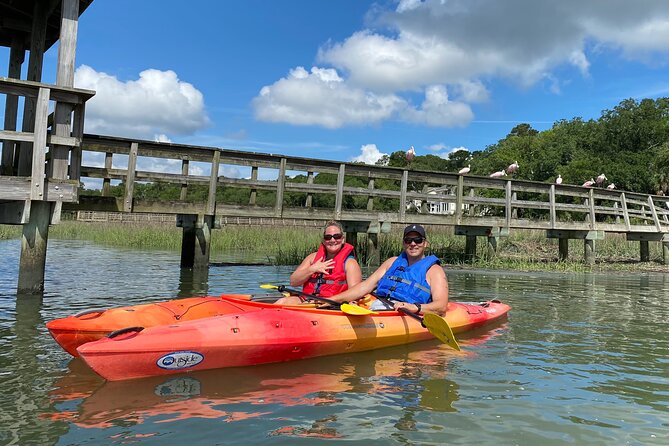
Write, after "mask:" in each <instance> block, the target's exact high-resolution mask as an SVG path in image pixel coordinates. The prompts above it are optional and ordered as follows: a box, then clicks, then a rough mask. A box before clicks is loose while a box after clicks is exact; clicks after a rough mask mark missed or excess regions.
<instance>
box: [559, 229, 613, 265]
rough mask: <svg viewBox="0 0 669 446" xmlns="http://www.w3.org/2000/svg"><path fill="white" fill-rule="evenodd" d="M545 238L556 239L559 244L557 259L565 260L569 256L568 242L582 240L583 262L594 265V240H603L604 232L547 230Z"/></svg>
mask: <svg viewBox="0 0 669 446" xmlns="http://www.w3.org/2000/svg"><path fill="white" fill-rule="evenodd" d="M546 237H547V238H557V239H559V240H560V242H559V250H560V252H559V258H560V260H567V256H568V254H569V240H570V239H574V240H583V261H584V262H585V263H586V264H588V265H592V264H593V263H595V240H604V231H595V230H592V231H582V230H575V229H549V230H548V231H546Z"/></svg>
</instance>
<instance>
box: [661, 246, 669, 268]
mask: <svg viewBox="0 0 669 446" xmlns="http://www.w3.org/2000/svg"><path fill="white" fill-rule="evenodd" d="M662 263H663V264H664V265H666V264H668V263H669V241H666V242H662Z"/></svg>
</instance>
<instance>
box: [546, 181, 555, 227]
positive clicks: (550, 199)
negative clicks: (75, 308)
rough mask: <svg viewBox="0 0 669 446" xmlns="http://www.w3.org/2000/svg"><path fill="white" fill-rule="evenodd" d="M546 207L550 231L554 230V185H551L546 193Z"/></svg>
mask: <svg viewBox="0 0 669 446" xmlns="http://www.w3.org/2000/svg"><path fill="white" fill-rule="evenodd" d="M548 207H549V214H550V225H551V229H555V224H556V223H557V212H556V211H555V184H551V188H550V190H549V192H548Z"/></svg>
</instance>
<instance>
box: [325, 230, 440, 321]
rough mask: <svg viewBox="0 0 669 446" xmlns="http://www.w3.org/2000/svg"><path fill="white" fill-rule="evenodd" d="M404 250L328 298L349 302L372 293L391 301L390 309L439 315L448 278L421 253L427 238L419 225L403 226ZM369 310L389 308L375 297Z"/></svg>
mask: <svg viewBox="0 0 669 446" xmlns="http://www.w3.org/2000/svg"><path fill="white" fill-rule="evenodd" d="M402 241H403V243H404V250H403V251H402V253H401V254H400V255H399V256H397V257H391V258H389V259H388V260H386V261H385V262H383V264H382V265H381V266H380V267H379V268H378V269H377V270H376V271H374V273H372V275H371V276H369V277H368V278H367V279H366V280H364V281H363V282H360V283H359V284H358V285H356V286H354V287H350V288H349V289H348V290H346V291H343V292H342V293H340V294H338V295H336V296H333V297H331V298H330V299H331V300H334V301H336V302H349V301H352V300H356V299H360V298H361V297H363V296H365V295H366V294H369V293H373V294H375V295H377V296H381V297H385V298H387V299H389V300H390V301H391V302H392V303H393V308H395V309H396V310H397V309H399V308H405V309H406V310H408V311H411V312H414V313H423V312H428V313H436V314H439V315H443V314H444V313H446V310H447V308H448V280H447V279H446V273H444V269H443V268H442V267H441V261H440V260H439V259H438V258H437V257H435V256H433V255H431V256H427V257H426V256H425V248H427V237H426V235H425V228H423V227H422V226H421V225H409V226H407V227H406V228H404V237H403V240H402ZM370 309H371V310H381V309H390V307H389V306H388V305H386V304H385V303H384V302H382V301H381V300H376V301H374V302H373V304H372V306H371V307H370Z"/></svg>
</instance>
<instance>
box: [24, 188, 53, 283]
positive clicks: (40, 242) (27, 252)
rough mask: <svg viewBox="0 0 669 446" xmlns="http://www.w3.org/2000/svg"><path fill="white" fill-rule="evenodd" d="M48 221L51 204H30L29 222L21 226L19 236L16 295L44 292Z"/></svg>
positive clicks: (44, 202)
mask: <svg viewBox="0 0 669 446" xmlns="http://www.w3.org/2000/svg"><path fill="white" fill-rule="evenodd" d="M50 219H51V203H49V202H46V201H33V202H32V203H31V207H30V220H29V221H28V223H26V224H24V225H23V235H22V236H21V260H20V261H19V283H18V286H17V295H20V294H40V293H42V291H43V290H44V267H45V266H46V246H47V241H48V240H49V221H50Z"/></svg>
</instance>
